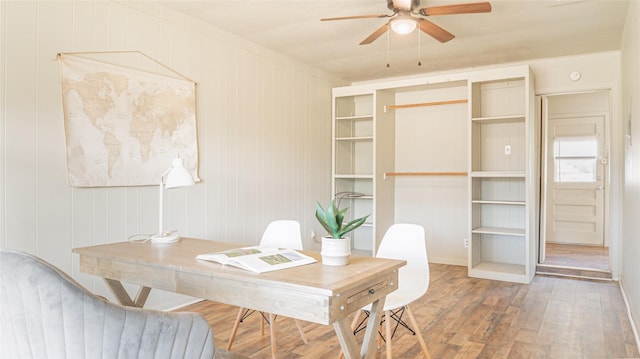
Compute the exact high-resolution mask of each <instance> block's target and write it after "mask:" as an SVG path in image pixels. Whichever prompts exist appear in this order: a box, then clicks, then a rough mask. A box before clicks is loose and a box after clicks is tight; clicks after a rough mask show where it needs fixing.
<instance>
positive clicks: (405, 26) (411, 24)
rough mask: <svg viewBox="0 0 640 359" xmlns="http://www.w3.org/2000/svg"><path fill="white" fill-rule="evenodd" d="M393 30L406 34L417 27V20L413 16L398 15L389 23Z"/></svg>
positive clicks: (399, 33)
mask: <svg viewBox="0 0 640 359" xmlns="http://www.w3.org/2000/svg"><path fill="white" fill-rule="evenodd" d="M389 24H390V25H391V30H393V32H395V33H396V34H398V35H406V34H409V33H411V32H412V31H413V30H415V29H416V27H417V25H418V24H417V23H416V20H415V19H414V18H413V17H411V16H398V17H397V18H395V19H393V20H391V21H390V23H389Z"/></svg>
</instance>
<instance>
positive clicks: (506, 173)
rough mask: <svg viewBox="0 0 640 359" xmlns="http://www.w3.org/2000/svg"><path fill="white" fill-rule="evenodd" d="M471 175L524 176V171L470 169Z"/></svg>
mask: <svg viewBox="0 0 640 359" xmlns="http://www.w3.org/2000/svg"><path fill="white" fill-rule="evenodd" d="M471 177H501V178H509V177H511V178H524V177H525V173H524V171H472V172H471Z"/></svg>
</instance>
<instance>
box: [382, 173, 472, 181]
mask: <svg viewBox="0 0 640 359" xmlns="http://www.w3.org/2000/svg"><path fill="white" fill-rule="evenodd" d="M466 175H467V172H385V173H384V175H383V178H384V179H385V180H386V179H387V177H390V176H406V177H409V176H466Z"/></svg>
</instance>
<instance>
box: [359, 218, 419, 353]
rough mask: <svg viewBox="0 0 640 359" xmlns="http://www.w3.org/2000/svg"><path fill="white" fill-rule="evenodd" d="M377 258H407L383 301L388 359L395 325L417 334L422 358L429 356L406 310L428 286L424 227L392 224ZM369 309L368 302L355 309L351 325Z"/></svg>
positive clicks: (413, 319)
mask: <svg viewBox="0 0 640 359" xmlns="http://www.w3.org/2000/svg"><path fill="white" fill-rule="evenodd" d="M376 257H379V258H390V259H401V260H405V261H407V265H406V266H404V267H401V268H400V272H399V273H398V289H397V290H395V291H393V292H391V293H389V294H388V295H387V299H386V300H385V302H384V308H383V311H384V317H383V319H382V320H383V322H384V324H385V342H386V351H387V359H391V357H392V356H391V338H393V334H395V332H396V329H397V328H398V325H401V326H403V327H405V328H407V329H409V330H410V331H411V332H412V333H414V335H416V336H417V337H418V342H419V343H420V347H422V352H423V353H424V355H425V357H426V358H431V357H430V355H429V351H428V349H427V345H426V344H425V342H424V338H423V337H422V334H421V333H420V327H419V326H418V323H417V322H416V319H415V317H414V316H413V312H412V311H411V309H409V304H411V303H412V302H414V301H416V300H418V299H420V298H421V297H422V296H424V294H425V293H426V292H427V289H428V288H429V260H428V257H427V247H426V244H425V235H424V228H423V227H422V226H420V225H417V224H406V223H397V224H394V225H392V226H391V227H389V229H388V230H387V232H386V233H385V235H384V237H383V238H382V242H381V243H380V247H379V248H378V252H377V253H376ZM370 310H371V305H368V306H366V307H364V308H362V311H358V313H356V316H355V318H354V319H353V323H352V327H354V328H355V327H356V326H357V325H358V321H359V320H360V316H361V314H362V312H363V311H364V312H365V313H368V312H369V311H370ZM404 312H406V313H407V315H408V317H409V322H410V324H411V326H412V327H413V330H411V329H410V328H409V326H408V325H407V324H406V323H405V322H404V321H403V320H402V314H403V313H404ZM391 319H393V320H394V321H395V322H396V324H395V328H394V330H393V333H392V332H391ZM363 322H366V321H363ZM361 323H362V322H361ZM381 325H382V323H381ZM356 331H358V329H356Z"/></svg>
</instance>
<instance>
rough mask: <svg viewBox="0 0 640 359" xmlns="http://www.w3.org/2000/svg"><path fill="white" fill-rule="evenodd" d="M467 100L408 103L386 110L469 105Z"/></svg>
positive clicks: (389, 107) (392, 106)
mask: <svg viewBox="0 0 640 359" xmlns="http://www.w3.org/2000/svg"><path fill="white" fill-rule="evenodd" d="M467 102H468V101H467V99H462V100H450V101H436V102H423V103H408V104H405V105H388V106H385V110H386V109H390V110H394V109H396V108H410V107H423V106H439V105H453V104H456V103H467Z"/></svg>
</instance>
